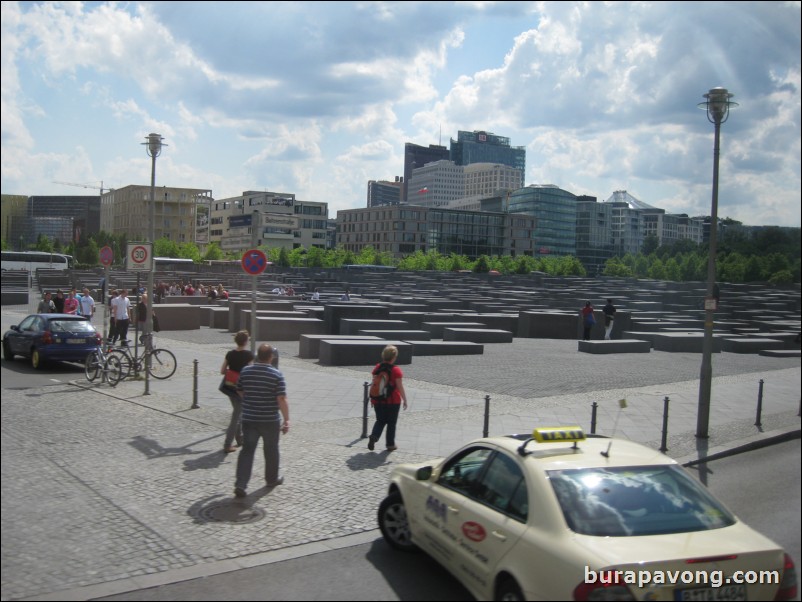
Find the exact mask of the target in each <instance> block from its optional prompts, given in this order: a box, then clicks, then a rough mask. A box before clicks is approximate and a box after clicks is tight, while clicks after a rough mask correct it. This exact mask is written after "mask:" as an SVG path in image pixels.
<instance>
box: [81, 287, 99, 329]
mask: <svg viewBox="0 0 802 602" xmlns="http://www.w3.org/2000/svg"><path fill="white" fill-rule="evenodd" d="M79 303H80V307H81V315H82V316H86V318H87V319H88V320H89V321H90V322H91V320H92V318H93V317H94V316H95V300H94V299H93V298H92V295H90V294H89V289H88V288H84V291H83V296H82V297H81V300H80V302H79Z"/></svg>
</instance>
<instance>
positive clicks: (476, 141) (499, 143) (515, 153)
mask: <svg viewBox="0 0 802 602" xmlns="http://www.w3.org/2000/svg"><path fill="white" fill-rule="evenodd" d="M450 158H451V160H452V161H453V162H454V163H455V164H457V165H463V166H465V165H470V164H472V163H498V164H500V165H506V166H508V167H512V168H514V169H518V170H520V178H521V179H520V181H519V182H518V183H517V184H516V185H515V186H513V188H521V187H523V186H524V177H525V174H526V149H525V148H524V147H523V146H510V139H509V138H507V137H505V136H497V135H496V134H494V133H492V132H483V131H473V132H466V131H462V130H460V131H459V132H458V133H457V139H456V140H454V139H453V138H452V139H451V150H450Z"/></svg>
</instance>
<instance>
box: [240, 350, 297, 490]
mask: <svg viewBox="0 0 802 602" xmlns="http://www.w3.org/2000/svg"><path fill="white" fill-rule="evenodd" d="M272 359H273V347H272V346H271V345H267V344H262V345H260V346H259V350H258V351H257V354H256V362H255V363H253V364H251V365H250V366H245V367H244V368H243V369H242V372H240V375H239V382H238V383H237V390H238V391H239V392H240V395H242V450H240V453H239V458H237V476H236V482H235V484H234V495H235V496H237V497H245V495H246V494H245V490H246V489H247V487H248V481H250V480H251V473H252V471H253V458H254V456H255V455H256V447H257V445H259V439H261V438H263V439H264V454H265V483H266V484H267V486H268V487H275V486H277V485H281V484H282V483H283V482H284V478H283V477H280V476H279V474H278V467H279V451H278V440H279V431H280V432H282V433H287V431H289V429H290V410H289V406H288V405H287V386H286V383H285V382H284V375H283V374H282V373H281V372H279V370H278V369H277V368H274V367H273V366H272V365H271V361H272ZM282 419H283V420H282Z"/></svg>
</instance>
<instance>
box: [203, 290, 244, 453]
mask: <svg viewBox="0 0 802 602" xmlns="http://www.w3.org/2000/svg"><path fill="white" fill-rule="evenodd" d="M209 290H212V291H213V290H214V289H213V288H210V289H209ZM234 343H235V344H236V345H237V348H236V349H232V350H231V351H229V352H228V353H226V358H225V359H224V360H223V365H222V366H220V374H222V375H223V382H221V383H220V391H221V392H222V393H223V394H224V395H225V396H226V397H228V399H229V401H231V408H232V411H231V421H230V422H229V423H228V429H227V430H226V438H225V440H224V441H223V451H224V452H226V453H227V454H230V453H231V452H234V451H237V448H238V447H240V446H241V445H242V422H241V419H242V398H240V396H239V393H238V392H237V383H238V382H239V374H240V372H242V369H243V368H244V367H245V366H247V365H248V364H250V363H251V362H252V361H253V353H251V352H250V350H249V349H246V347H247V345H248V331H247V330H240V331H239V332H238V333H237V334H235V335H234ZM235 441H236V442H237V444H236V445H234V442H235Z"/></svg>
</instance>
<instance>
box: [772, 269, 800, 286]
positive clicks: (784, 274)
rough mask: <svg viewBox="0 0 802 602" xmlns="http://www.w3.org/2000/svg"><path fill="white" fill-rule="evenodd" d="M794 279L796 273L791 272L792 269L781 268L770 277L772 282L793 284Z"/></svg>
mask: <svg viewBox="0 0 802 602" xmlns="http://www.w3.org/2000/svg"><path fill="white" fill-rule="evenodd" d="M793 281H794V275H793V274H791V270H780V271H779V272H775V273H774V274H772V276H771V278H769V283H770V284H791V283H793Z"/></svg>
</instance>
